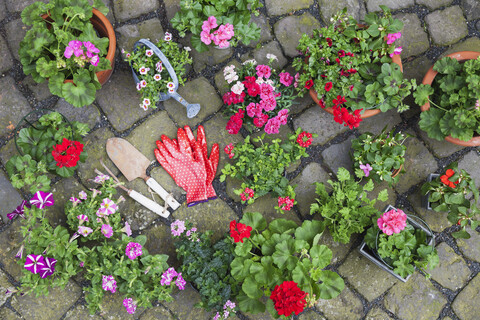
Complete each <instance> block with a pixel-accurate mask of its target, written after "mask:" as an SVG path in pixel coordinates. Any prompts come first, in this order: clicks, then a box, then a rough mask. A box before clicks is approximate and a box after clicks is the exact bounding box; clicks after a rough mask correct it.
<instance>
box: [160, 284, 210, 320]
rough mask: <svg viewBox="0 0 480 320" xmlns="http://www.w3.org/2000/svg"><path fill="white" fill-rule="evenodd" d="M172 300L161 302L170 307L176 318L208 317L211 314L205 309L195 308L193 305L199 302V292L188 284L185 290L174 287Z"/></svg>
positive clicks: (188, 319)
mask: <svg viewBox="0 0 480 320" xmlns="http://www.w3.org/2000/svg"><path fill="white" fill-rule="evenodd" d="M172 297H173V301H172V302H165V303H163V304H164V305H165V306H166V307H167V308H168V309H170V310H171V311H172V312H173V313H174V314H175V315H176V316H177V317H178V319H182V320H197V319H209V318H212V317H213V315H212V313H211V312H206V311H205V309H200V308H195V307H194V305H195V304H196V303H198V302H200V300H201V298H200V294H199V293H198V292H197V291H196V290H195V289H193V287H192V286H191V285H190V284H187V285H186V286H185V290H182V291H180V290H177V289H174V291H173V293H172Z"/></svg>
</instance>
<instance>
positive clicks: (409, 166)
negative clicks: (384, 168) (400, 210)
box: [395, 137, 437, 193]
mask: <svg viewBox="0 0 480 320" xmlns="http://www.w3.org/2000/svg"><path fill="white" fill-rule="evenodd" d="M404 144H405V146H406V147H407V151H406V153H405V163H404V165H403V169H404V170H405V173H404V174H403V175H402V177H401V179H399V181H398V183H397V184H396V186H395V189H396V190H397V191H398V192H400V193H403V192H405V191H407V190H408V189H409V188H410V187H411V186H412V185H415V184H417V183H419V182H420V181H422V180H424V179H426V177H427V175H428V174H429V173H431V172H434V171H435V170H437V163H436V162H435V159H434V158H433V156H432V155H431V154H430V152H428V149H427V148H426V147H425V146H424V145H423V143H422V142H421V141H420V140H418V139H417V138H415V137H412V138H409V139H407V140H406V141H405V143H404Z"/></svg>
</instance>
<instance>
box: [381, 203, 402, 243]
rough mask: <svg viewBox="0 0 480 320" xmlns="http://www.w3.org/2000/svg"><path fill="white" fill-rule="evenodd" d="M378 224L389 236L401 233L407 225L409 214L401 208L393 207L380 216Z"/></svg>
mask: <svg viewBox="0 0 480 320" xmlns="http://www.w3.org/2000/svg"><path fill="white" fill-rule="evenodd" d="M377 225H378V227H379V228H380V230H382V232H383V233H385V234H386V235H388V236H390V235H392V234H394V233H400V231H402V230H403V229H405V227H406V226H407V215H406V214H405V212H403V211H402V210H400V209H397V210H395V209H392V210H390V211H387V212H384V213H383V214H382V215H381V216H380V218H378V220H377Z"/></svg>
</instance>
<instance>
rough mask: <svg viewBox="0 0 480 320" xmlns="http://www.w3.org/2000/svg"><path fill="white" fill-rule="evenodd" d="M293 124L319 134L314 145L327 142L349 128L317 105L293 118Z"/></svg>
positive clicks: (295, 127) (314, 140)
mask: <svg viewBox="0 0 480 320" xmlns="http://www.w3.org/2000/svg"><path fill="white" fill-rule="evenodd" d="M293 126H294V129H295V130H297V128H302V130H304V131H308V132H310V133H316V134H318V137H316V138H314V139H313V142H312V145H313V146H316V145H319V144H325V143H327V142H328V141H330V140H331V139H333V138H334V137H335V136H337V135H339V134H340V133H343V132H345V131H347V130H348V128H347V127H344V126H342V125H339V124H338V123H336V122H335V121H333V116H332V115H331V114H329V113H327V112H325V111H323V110H322V109H321V108H320V107H317V106H314V107H312V108H310V109H307V110H305V112H303V113H302V114H301V115H299V116H298V117H296V118H295V119H293Z"/></svg>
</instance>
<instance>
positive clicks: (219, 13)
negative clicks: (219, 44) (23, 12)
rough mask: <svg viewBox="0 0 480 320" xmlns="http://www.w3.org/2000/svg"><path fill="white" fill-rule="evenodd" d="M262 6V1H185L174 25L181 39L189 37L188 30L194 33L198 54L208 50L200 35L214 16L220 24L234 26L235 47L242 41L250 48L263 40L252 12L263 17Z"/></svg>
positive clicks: (194, 45) (173, 21)
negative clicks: (204, 26) (207, 21)
mask: <svg viewBox="0 0 480 320" xmlns="http://www.w3.org/2000/svg"><path fill="white" fill-rule="evenodd" d="M262 6H263V5H262V3H261V2H260V1H259V0H181V1H180V11H178V12H177V13H176V14H175V16H174V17H173V18H172V20H170V22H171V23H172V26H173V27H174V28H175V29H177V30H178V32H179V33H180V37H182V38H183V37H185V35H186V32H187V31H190V32H191V33H192V39H191V43H192V46H193V47H194V48H195V50H197V51H198V52H203V51H207V50H208V46H207V45H206V44H205V43H203V42H202V41H201V39H200V33H201V32H202V24H203V22H204V21H206V20H207V19H208V18H209V17H212V16H213V17H215V18H216V21H217V24H218V25H222V24H227V23H229V24H231V25H233V30H234V33H235V35H234V37H233V38H232V40H231V45H232V46H235V45H236V44H237V43H239V42H243V43H244V44H246V45H248V44H249V43H250V42H251V41H256V40H258V39H260V31H261V30H260V27H258V26H257V25H256V24H255V23H253V22H251V21H250V19H251V15H252V13H253V14H255V15H256V16H258V15H259V12H258V10H257V9H258V8H260V7H262Z"/></svg>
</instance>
